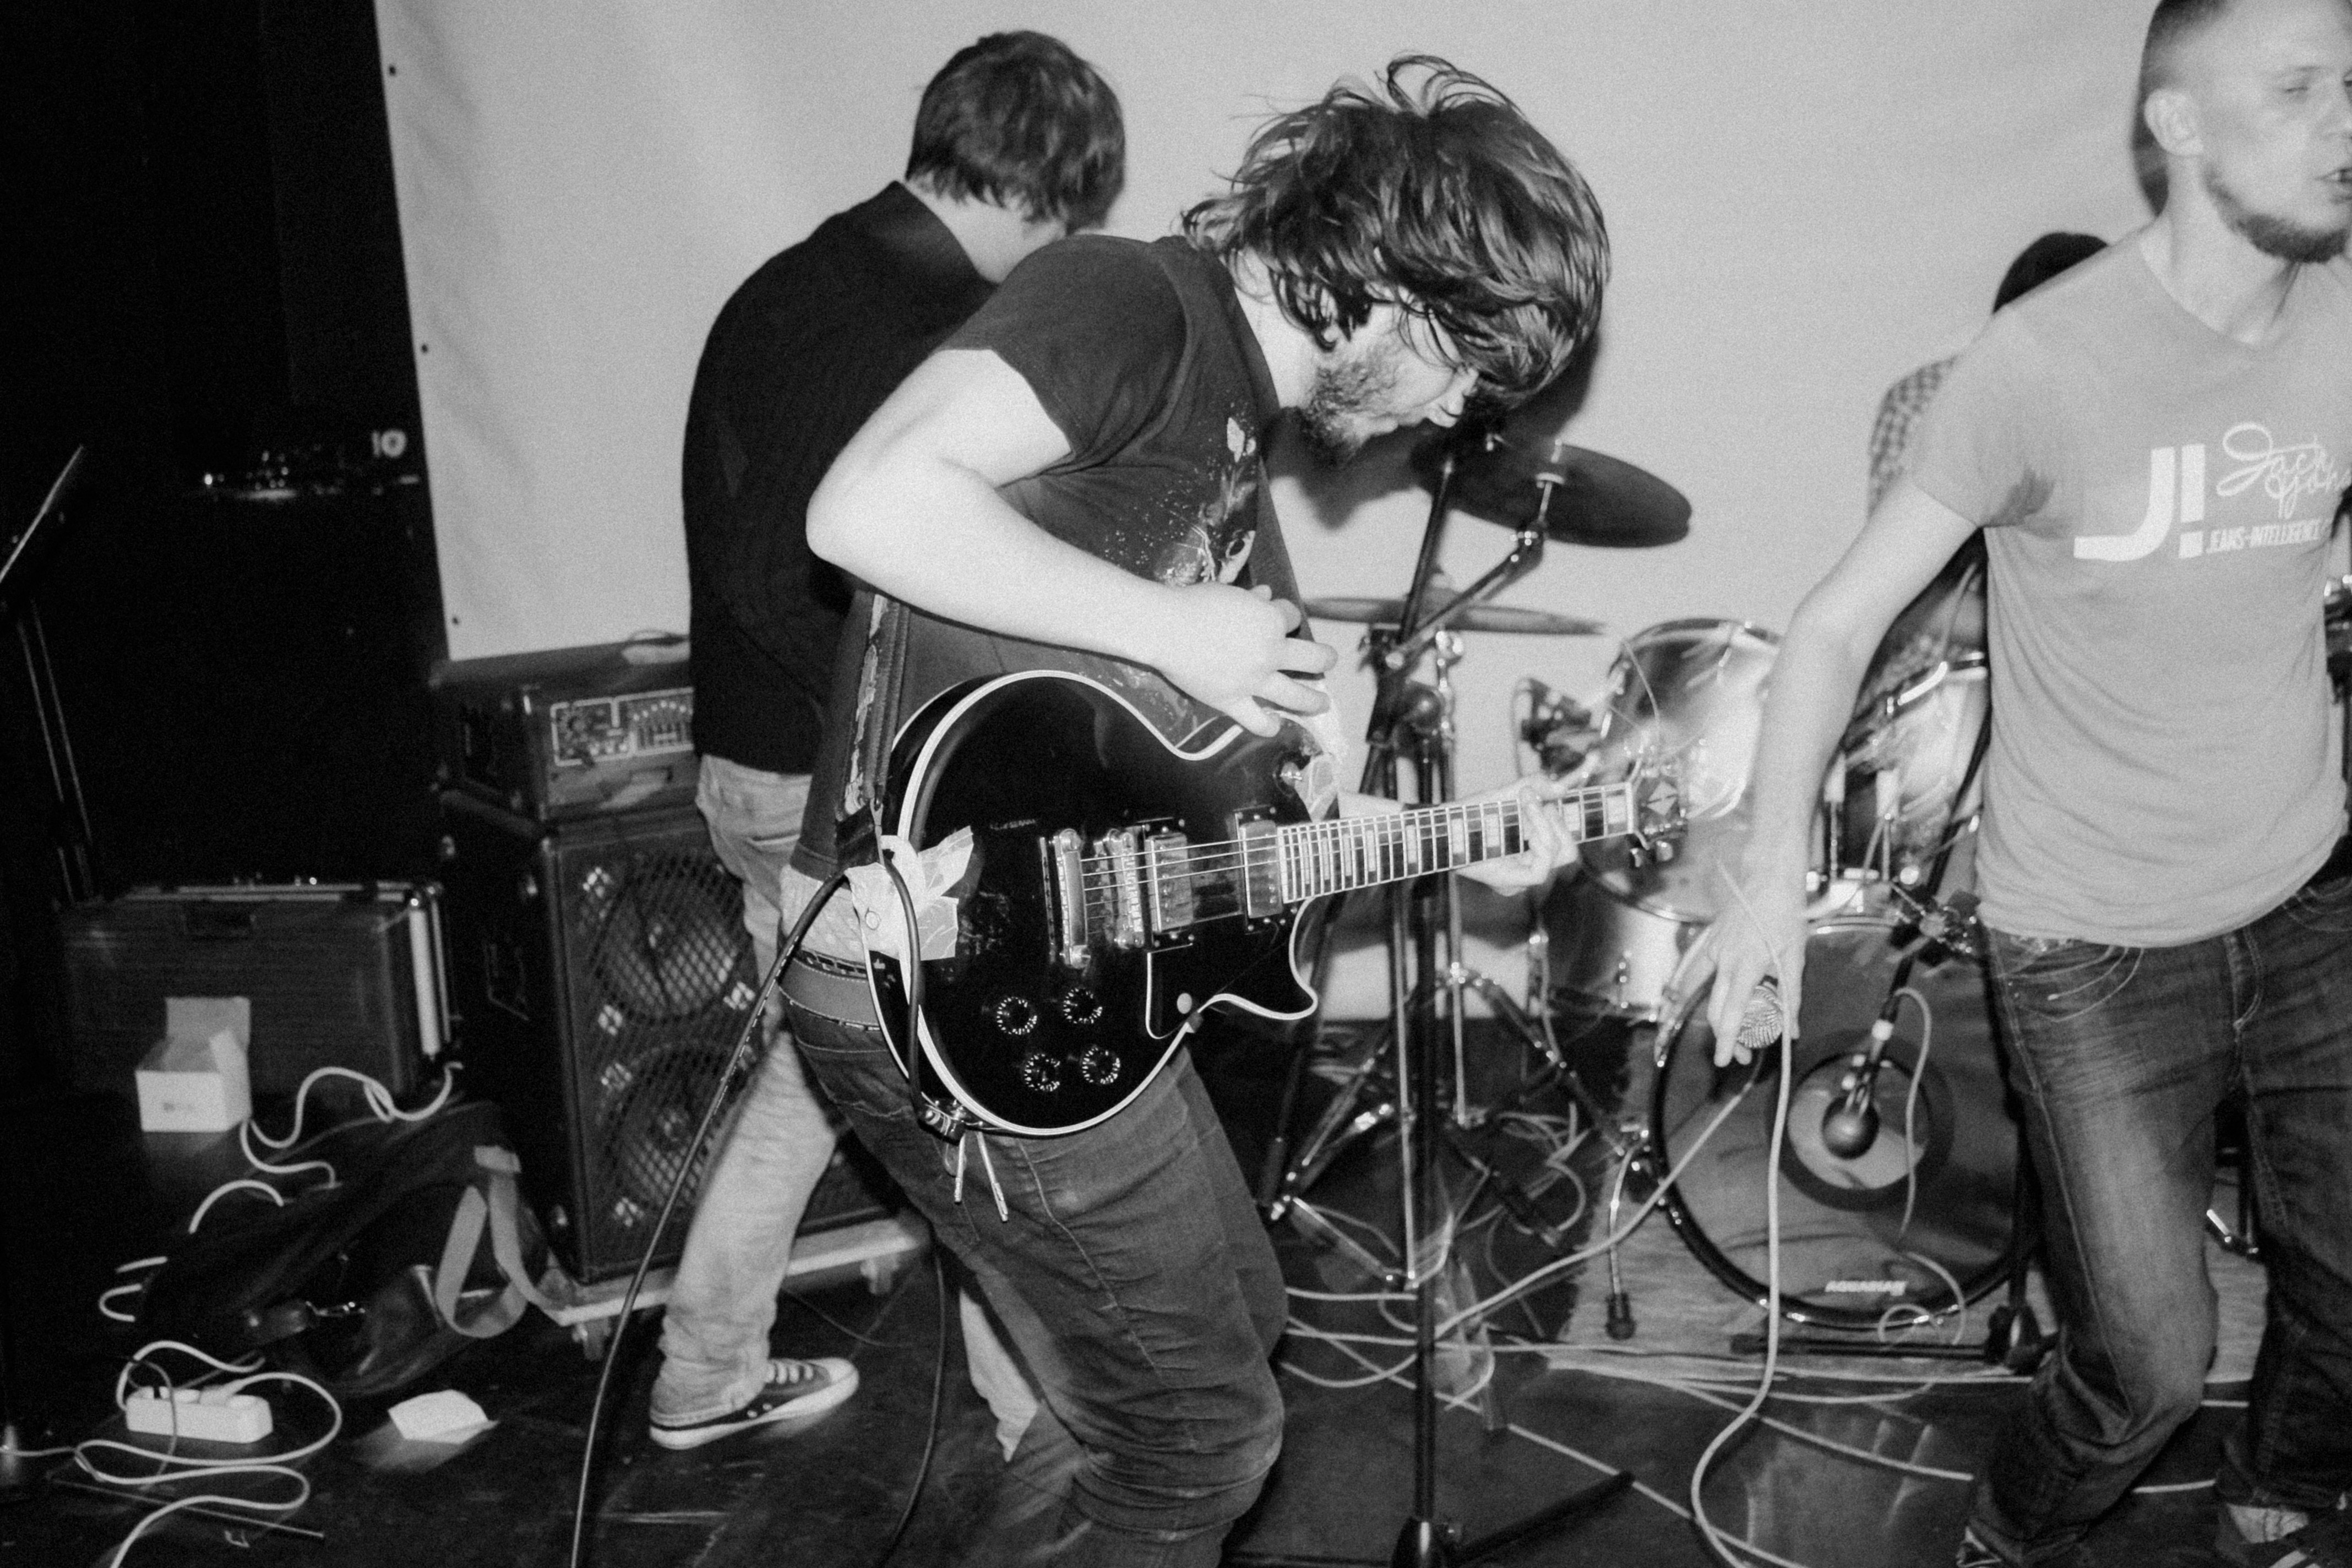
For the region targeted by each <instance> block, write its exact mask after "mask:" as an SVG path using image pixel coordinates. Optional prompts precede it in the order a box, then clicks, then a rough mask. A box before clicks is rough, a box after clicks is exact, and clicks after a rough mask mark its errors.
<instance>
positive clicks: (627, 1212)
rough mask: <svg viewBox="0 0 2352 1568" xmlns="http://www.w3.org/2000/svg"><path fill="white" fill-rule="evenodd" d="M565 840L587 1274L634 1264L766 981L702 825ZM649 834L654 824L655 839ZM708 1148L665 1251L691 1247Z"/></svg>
mask: <svg viewBox="0 0 2352 1568" xmlns="http://www.w3.org/2000/svg"><path fill="white" fill-rule="evenodd" d="M618 826H621V828H622V830H621V831H620V832H617V833H615V834H613V835H611V836H609V837H607V836H605V835H602V834H597V835H593V836H582V837H581V838H580V839H579V840H578V841H577V842H576V843H575V842H574V840H573V837H572V835H570V834H566V835H563V836H562V837H561V838H560V839H559V840H558V842H559V844H560V845H561V846H562V847H560V848H559V849H558V850H557V856H556V858H557V864H558V868H559V874H560V875H561V876H562V879H563V891H562V898H561V900H560V903H561V908H560V910H558V914H559V918H560V919H561V921H562V945H563V948H564V950H565V952H567V953H569V954H570V955H572V962H571V963H568V964H567V965H566V969H567V972H568V973H567V975H566V980H567V983H568V989H569V992H570V996H569V1004H568V1007H567V1012H568V1015H569V1022H570V1025H571V1028H570V1033H571V1036H572V1040H573V1042H574V1051H573V1059H572V1094H573V1096H574V1113H575V1117H576V1121H577V1125H578V1126H579V1127H580V1128H581V1129H582V1130H583V1132H584V1133H586V1135H587V1136H586V1145H587V1146H586V1147H585V1148H584V1149H583V1151H582V1153H583V1162H582V1163H583V1190H582V1192H581V1193H580V1194H579V1196H580V1211H579V1213H578V1214H576V1215H574V1216H573V1221H574V1224H575V1225H576V1226H577V1228H578V1232H579V1244H578V1245H579V1249H580V1254H581V1264H580V1266H581V1271H582V1273H583V1275H586V1276H589V1277H594V1276H597V1275H601V1274H607V1273H612V1272H616V1271H619V1270H621V1269H625V1268H630V1267H632V1266H634V1265H635V1261H636V1258H637V1257H638V1256H639V1255H640V1254H641V1253H642V1252H643V1251H644V1250H645V1245H646V1239H647V1237H649V1236H650V1235H651V1233H652V1226H653V1223H654V1221H655V1219H656V1217H657V1216H658V1215H660V1213H661V1205H662V1199H663V1198H664V1197H665V1196H666V1195H667V1193H668V1191H669V1187H670V1184H671V1183H672V1182H674V1181H676V1180H677V1176H678V1173H679V1171H680V1169H681V1167H682V1166H683V1165H684V1163H685V1162H686V1159H687V1156H688V1152H689V1150H690V1148H691V1145H692V1143H693V1140H694V1132H695V1129H696V1128H697V1127H698V1126H700V1125H701V1121H702V1115H703V1112H704V1110H705V1109H706V1108H707V1107H708V1106H709V1101H710V1097H711V1095H712V1093H713V1092H714V1091H715V1090H716V1089H718V1087H719V1079H720V1078H721V1076H722V1075H723V1074H724V1073H725V1071H726V1068H727V1058H728V1054H729V1052H730V1050H731V1049H732V1048H733V1047H734V1044H735V1040H736V1038H737V1037H738V1036H739V1035H740V1033H741V1031H742V1027H743V1023H744V1019H745V1016H746V1015H747V1013H748V1010H749V1009H750V1007H751V1001H752V998H753V996H754V994H755V993H756V990H757V986H758V977H757V976H756V975H754V974H753V973H751V940H750V937H749V935H748V934H747V933H746V932H745V931H744V929H743V921H742V917H741V907H742V906H741V901H740V900H741V895H740V893H739V892H738V891H737V889H736V887H735V883H734V881H733V879H730V877H729V876H728V875H727V873H726V871H725V869H724V868H721V867H720V866H719V863H718V861H717V859H716V858H714V857H713V856H712V855H711V853H710V850H709V846H708V844H707V843H706V842H705V840H704V837H703V826H702V822H701V819H700V818H699V817H698V816H692V815H690V814H689V815H686V816H672V815H670V814H664V816H662V818H660V819H657V824H656V823H644V824H643V825H642V826H639V827H638V828H637V830H635V831H631V830H630V827H629V825H627V824H622V825H618ZM648 829H650V830H648ZM708 1161H709V1148H708V1146H706V1148H705V1149H704V1151H703V1152H702V1155H701V1158H700V1159H699V1160H698V1162H697V1165H696V1168H695V1170H694V1171H693V1172H692V1173H690V1174H689V1176H688V1182H687V1188H686V1192H685V1194H684V1195H683V1197H682V1198H681V1200H680V1203H679V1207H678V1217H677V1219H675V1220H673V1221H672V1224H671V1229H670V1231H669V1233H668V1234H667V1235H666V1236H665V1237H664V1238H663V1239H664V1245H663V1248H662V1250H663V1253H664V1254H665V1255H666V1256H675V1255H676V1253H677V1248H678V1247H681V1246H682V1245H683V1244H684V1240H685V1234H686V1225H685V1216H686V1215H688V1214H690V1213H691V1212H692V1210H693V1202H694V1198H695V1195H696V1193H697V1191H698V1189H699V1187H700V1185H701V1180H702V1169H701V1167H702V1165H703V1164H704V1163H708Z"/></svg>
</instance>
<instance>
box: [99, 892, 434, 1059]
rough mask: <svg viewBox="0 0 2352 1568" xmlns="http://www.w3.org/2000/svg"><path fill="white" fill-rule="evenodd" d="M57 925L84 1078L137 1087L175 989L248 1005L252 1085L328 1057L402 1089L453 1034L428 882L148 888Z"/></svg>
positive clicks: (101, 903)
mask: <svg viewBox="0 0 2352 1568" xmlns="http://www.w3.org/2000/svg"><path fill="white" fill-rule="evenodd" d="M62 923H63V926H64V935H65V954H66V992H67V998H66V1004H67V1020H68V1029H69V1032H70V1036H71V1038H72V1042H73V1053H72V1062H73V1078H74V1082H75V1085H76V1087H78V1088H81V1089H115V1090H121V1091H122V1092H124V1093H129V1092H130V1091H131V1088H132V1082H133V1075H134V1074H135V1073H136V1072H137V1070H138V1068H139V1062H140V1060H141V1058H143V1057H144V1056H145V1055H146V1054H147V1051H148V1048H149V1047H152V1046H153V1045H154V1044H155V1042H156V1041H158V1040H160V1039H162V1038H163V999H164V998H165V997H167V996H243V997H246V998H247V999H249V1000H250V1001H251V1002H252V1004H253V1046H252V1056H251V1070H252V1081H253V1091H254V1092H255V1093H256V1094H257V1095H258V1094H290V1093H292V1092H293V1091H294V1090H295V1089H298V1088H299V1087H300V1086H301V1082H302V1079H304V1078H305V1077H307V1076H309V1074H310V1072H311V1070H312V1069H313V1068H322V1067H343V1068H352V1069H353V1070H354V1071H358V1072H363V1073H365V1074H367V1075H368V1076H369V1077H370V1078H373V1079H376V1080H377V1081H378V1082H380V1083H382V1084H383V1086H384V1087H385V1088H386V1089H390V1090H392V1092H393V1093H394V1095H395V1096H402V1095H405V1094H407V1093H408V1092H410V1091H411V1090H412V1089H415V1087H416V1086H417V1084H418V1082H419V1081H420V1080H421V1079H423V1078H424V1077H425V1071H426V1064H428V1063H429V1062H432V1061H435V1060H436V1059H437V1058H440V1056H441V1054H442V1053H443V1051H444V1050H445V1049H446V1048H447V1047H448V1044H449V1006H448V992H447V986H446V980H445V978H444V970H443V965H442V941H441V896H440V889H439V888H438V887H437V886H436V885H435V884H433V883H430V882H425V883H416V884H408V883H391V882H383V883H349V884H335V883H318V882H299V883H288V884H283V885H278V886H272V885H268V884H256V885H250V886H248V885H242V884H240V885H237V886H234V887H216V888H137V889H132V890H131V891H130V892H128V893H125V894H124V895H123V896H122V897H121V898H119V899H111V900H105V901H103V902H98V903H88V904H78V905H76V906H74V907H73V908H71V909H69V910H66V912H65V915H64V917H63V921H62Z"/></svg>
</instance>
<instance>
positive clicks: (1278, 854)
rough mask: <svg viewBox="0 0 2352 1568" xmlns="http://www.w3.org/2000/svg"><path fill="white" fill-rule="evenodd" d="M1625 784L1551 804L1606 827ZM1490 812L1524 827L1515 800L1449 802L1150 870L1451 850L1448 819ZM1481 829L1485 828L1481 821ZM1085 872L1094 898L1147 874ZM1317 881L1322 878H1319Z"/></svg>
mask: <svg viewBox="0 0 2352 1568" xmlns="http://www.w3.org/2000/svg"><path fill="white" fill-rule="evenodd" d="M1622 788H1623V786H1622V785H1612V786H1604V787H1603V788H1601V789H1600V790H1597V791H1594V792H1592V793H1591V794H1590V795H1585V796H1584V797H1583V798H1581V799H1577V800H1563V801H1559V802H1554V803H1549V804H1552V805H1556V806H1558V807H1559V808H1561V814H1562V815H1565V814H1566V812H1567V811H1569V810H1574V811H1577V812H1579V813H1580V814H1581V815H1583V816H1588V817H1590V816H1592V815H1593V814H1594V812H1595V811H1596V809H1597V810H1598V811H1599V812H1600V814H1601V824H1602V825H1603V826H1605V825H1606V823H1607V820H1608V818H1607V807H1608V805H1609V800H1610V796H1611V795H1612V794H1616V793H1622ZM1489 813H1493V814H1495V815H1496V817H1498V819H1499V826H1500V828H1501V831H1502V832H1503V833H1504V834H1506V835H1507V834H1508V833H1509V832H1510V831H1511V830H1513V829H1514V828H1517V827H1518V826H1520V825H1521V821H1522V816H1523V814H1522V812H1521V809H1520V807H1519V805H1518V803H1517V802H1516V801H1499V802H1495V803H1493V804H1492V805H1466V804H1464V803H1458V802H1456V803H1447V804H1444V805H1435V806H1425V807H1416V808H1413V809H1412V810H1409V811H1405V812H1400V813H1394V814H1387V815H1382V816H1365V817H1350V818H1345V819H1342V820H1341V821H1339V822H1336V823H1292V824H1287V825H1286V826H1285V828H1284V829H1283V830H1281V831H1288V832H1291V833H1292V835H1293V837H1292V838H1291V841H1290V845H1289V846H1288V847H1286V846H1285V845H1284V844H1283V842H1282V841H1281V839H1280V837H1278V836H1277V835H1269V836H1268V837H1267V838H1266V839H1265V840H1264V841H1256V840H1250V839H1234V838H1227V839H1212V840H1208V841H1206V842H1203V843H1198V844H1188V845H1187V846H1186V847H1185V848H1184V850H1183V851H1181V853H1178V854H1174V855H1170V856H1167V857H1164V858H1159V859H1157V860H1155V861H1152V862H1151V865H1150V869H1151V870H1152V871H1156V872H1157V873H1159V874H1160V876H1162V877H1163V878H1164V877H1165V876H1167V875H1169V874H1171V873H1173V874H1176V875H1179V876H1186V877H1199V876H1204V875H1209V874H1211V873H1213V872H1214V871H1217V870H1231V869H1233V868H1234V867H1235V866H1237V865H1238V866H1239V867H1241V868H1247V867H1248V866H1249V865H1250V863H1251V861H1252V858H1253V857H1255V858H1256V859H1257V860H1258V861H1260V862H1261V863H1264V862H1273V863H1276V864H1277V865H1278V864H1279V863H1280V862H1281V861H1282V860H1283V859H1285V858H1291V857H1297V858H1305V859H1308V860H1313V859H1328V858H1332V855H1333V852H1335V851H1336V853H1337V855H1338V857H1339V858H1348V855H1349V848H1350V847H1356V848H1358V850H1359V852H1360V858H1376V857H1379V856H1381V855H1384V854H1385V853H1386V852H1387V851H1388V849H1389V848H1391V847H1395V848H1400V849H1402V848H1403V847H1406V846H1407V844H1408V842H1409V841H1410V840H1412V839H1415V838H1418V839H1421V840H1422V841H1423V842H1425V843H1427V844H1430V845H1431V846H1432V847H1434V846H1435V845H1436V844H1437V843H1438V842H1439V841H1440V840H1441V838H1442V839H1443V840H1444V842H1445V843H1446V844H1447V846H1448V847H1449V849H1450V847H1451V844H1452V840H1453V837H1454V834H1453V832H1452V823H1451V822H1449V821H1448V820H1447V819H1448V818H1452V819H1454V820H1458V821H1460V822H1462V823H1463V824H1464V826H1470V825H1471V824H1472V822H1473V819H1474V816H1475V817H1477V818H1483V817H1485V816H1487V814H1489ZM1478 826H1485V825H1484V823H1483V822H1480V823H1478ZM1301 828H1310V829H1315V830H1318V831H1315V832H1310V833H1298V832H1297V829H1301ZM1316 837H1327V838H1328V839H1329V840H1331V841H1333V842H1331V843H1328V844H1327V846H1326V847H1324V848H1322V849H1320V850H1318V849H1317V848H1316V847H1311V845H1310V844H1308V843H1307V842H1304V841H1306V840H1311V839H1313V838H1316ZM1516 853H1519V851H1516V850H1508V849H1506V850H1499V851H1496V852H1493V853H1490V854H1486V855H1481V856H1478V857H1475V858H1471V859H1468V860H1465V861H1463V862H1459V863H1460V864H1475V863H1476V861H1477V860H1478V859H1491V858H1500V857H1502V856H1507V855H1511V854H1516ZM1454 864H1456V862H1454V861H1451V860H1448V861H1447V862H1446V863H1445V864H1444V865H1438V866H1434V867H1433V869H1436V870H1444V869H1446V868H1448V867H1449V866H1451V865H1454ZM1147 874H1148V873H1147V871H1146V868H1145V867H1144V865H1143V864H1142V863H1141V859H1140V858H1139V859H1138V863H1137V864H1136V865H1135V866H1134V867H1133V868H1123V867H1120V866H1118V864H1116V863H1115V862H1113V861H1112V860H1111V858H1110V857H1108V856H1107V855H1104V854H1102V853H1100V852H1097V853H1096V854H1093V855H1088V856H1086V857H1084V858H1082V861H1081V871H1080V878H1081V884H1082V887H1083V889H1084V890H1085V891H1086V892H1087V893H1090V894H1091V893H1094V892H1098V891H1102V890H1104V889H1112V888H1116V887H1117V886H1118V884H1120V883H1122V882H1124V881H1126V880H1128V879H1129V878H1130V877H1132V878H1134V879H1138V880H1140V879H1142V878H1143V877H1144V876H1145V875H1147ZM1318 880H1320V878H1319V877H1318Z"/></svg>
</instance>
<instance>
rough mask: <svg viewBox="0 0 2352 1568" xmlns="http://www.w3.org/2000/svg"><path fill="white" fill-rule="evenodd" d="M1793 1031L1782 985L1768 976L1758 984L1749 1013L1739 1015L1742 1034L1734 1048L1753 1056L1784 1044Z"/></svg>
mask: <svg viewBox="0 0 2352 1568" xmlns="http://www.w3.org/2000/svg"><path fill="white" fill-rule="evenodd" d="M1788 1032H1789V1017H1788V1013H1787V1011H1786V1010H1785V1009H1783V1008H1782V1007H1781V1005H1780V981H1778V980H1777V979H1775V978H1773V977H1772V976H1771V975H1769V974H1768V975H1766V976H1765V977H1764V978H1763V979H1761V980H1759V981H1758V982H1757V983H1756V989H1755V991H1754V992H1753V993H1751V994H1749V996H1748V1010H1747V1011H1746V1012H1744V1013H1742V1014H1740V1016H1739V1032H1738V1034H1737V1035H1736V1036H1734V1037H1733V1039H1732V1043H1733V1045H1734V1047H1736V1048H1737V1049H1738V1050H1740V1051H1743V1052H1746V1053H1747V1054H1748V1055H1750V1056H1753V1055H1754V1054H1755V1053H1756V1052H1758V1051H1761V1050H1766V1049H1769V1047H1773V1046H1777V1045H1779V1044H1780V1037H1781V1036H1783V1035H1785V1034H1787V1033H1788Z"/></svg>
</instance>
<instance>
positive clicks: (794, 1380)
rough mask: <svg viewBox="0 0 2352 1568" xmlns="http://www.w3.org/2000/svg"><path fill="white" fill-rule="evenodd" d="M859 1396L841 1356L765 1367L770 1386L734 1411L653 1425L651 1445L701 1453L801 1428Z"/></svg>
mask: <svg viewBox="0 0 2352 1568" xmlns="http://www.w3.org/2000/svg"><path fill="white" fill-rule="evenodd" d="M856 1392H857V1369H856V1367H854V1366H852V1365H850V1364H849V1363H847V1362H845V1361H844V1360H842V1359H841V1358H840V1357H839V1356H833V1355H829V1356H820V1357H818V1358H817V1359H816V1360H814V1361H795V1360H793V1358H791V1357H789V1356H778V1357H776V1358H775V1359H774V1360H773V1361H771V1362H770V1363H768V1381H767V1382H766V1383H765V1384H761V1388H760V1390H759V1392H758V1393H756V1394H752V1395H751V1398H749V1399H747V1400H745V1401H744V1402H743V1403H742V1404H740V1405H737V1406H736V1407H735V1408H734V1409H732V1410H730V1411H727V1412H725V1413H724V1414H722V1415H713V1416H709V1417H708V1418H706V1419H704V1420H700V1421H678V1422H665V1421H660V1420H656V1421H655V1422H654V1423H653V1439H654V1441H655V1442H656V1443H659V1444H660V1445H661V1446H662V1447H665V1448H699V1447H702V1445H704V1444H705V1443H715V1442H717V1441H718V1440H719V1438H721V1437H727V1436H733V1435H734V1434H735V1433H738V1432H747V1431H751V1430H752V1429H754V1428H764V1427H772V1426H775V1425H776V1424H777V1423H779V1422H791V1423H793V1424H794V1425H795V1426H805V1425H807V1424H808V1423H809V1422H812V1421H814V1420H815V1419H816V1418H817V1417H818V1416H820V1415H824V1413H825V1412H826V1411H828V1410H831V1409H833V1408H834V1407H835V1405H839V1404H841V1403H842V1401H844V1400H845V1399H847V1398H848V1397H849V1396H850V1395H851V1394H855V1393H856Z"/></svg>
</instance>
